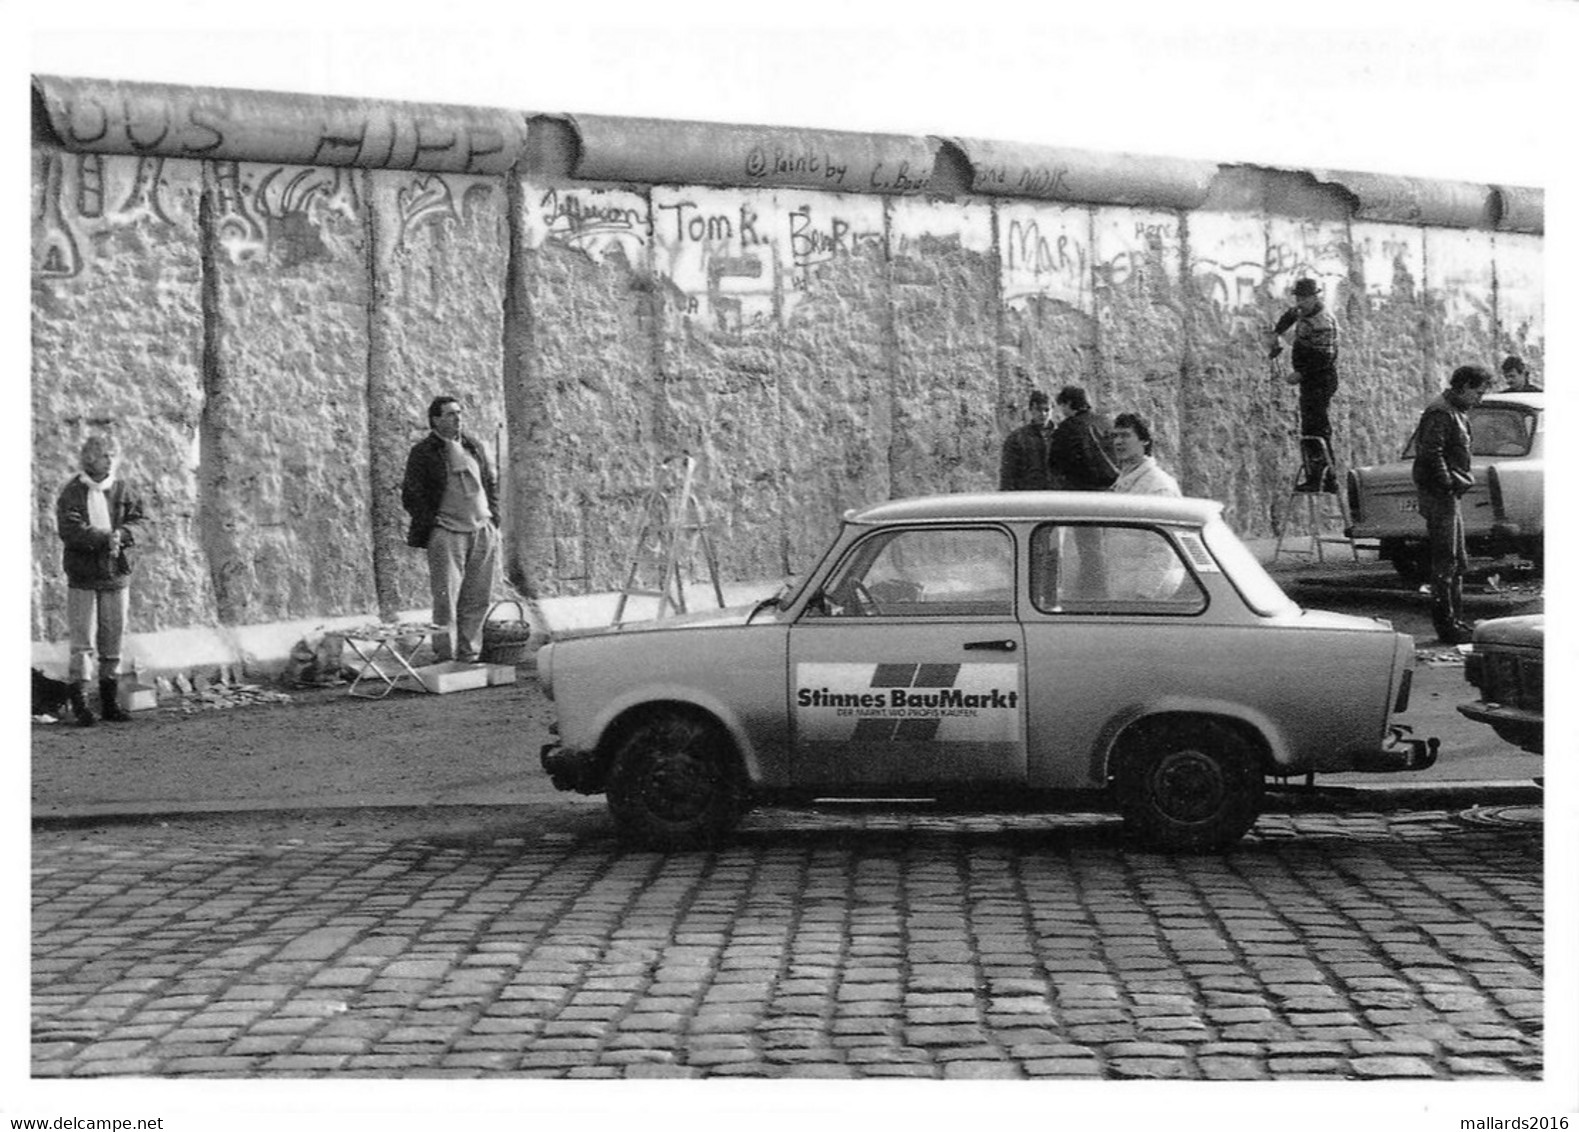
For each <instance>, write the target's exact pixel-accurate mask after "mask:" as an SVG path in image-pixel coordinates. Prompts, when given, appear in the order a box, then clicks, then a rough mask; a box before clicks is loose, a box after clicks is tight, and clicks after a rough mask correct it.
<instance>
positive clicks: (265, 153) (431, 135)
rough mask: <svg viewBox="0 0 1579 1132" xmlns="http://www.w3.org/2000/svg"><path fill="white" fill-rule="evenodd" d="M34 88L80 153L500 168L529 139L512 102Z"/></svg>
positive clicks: (114, 84)
mask: <svg viewBox="0 0 1579 1132" xmlns="http://www.w3.org/2000/svg"><path fill="white" fill-rule="evenodd" d="M33 91H34V98H35V106H36V107H37V108H38V109H40V110H41V111H42V114H41V116H42V118H43V120H44V121H45V122H47V124H48V126H49V129H50V131H51V133H52V135H53V138H54V140H56V141H58V143H59V144H60V145H61V146H62V147H63V148H65V149H67V150H68V151H71V152H76V153H125V154H134V155H149V156H155V157H187V158H200V159H203V160H207V161H255V162H266V163H278V164H283V165H319V166H345V165H352V166H359V167H362V168H374V169H421V170H427V171H431V172H446V173H502V172H504V171H505V170H507V169H510V168H512V167H513V166H514V165H515V164H516V163H517V162H518V161H519V160H520V158H521V154H522V153H523V151H524V150H525V147H526V137H527V127H526V118H525V116H524V115H523V114H522V113H521V112H519V111H513V110H497V109H488V108H482V107H470V106H447V105H438V104H433V103H414V102H395V101H389V100H384V99H357V98H336V97H330V96H326V95H313V94H291V93H284V92H279V91H256V90H231V89H224V88H215V87H185V86H173V85H168V84H164V83H137V82H118V81H111V80H108V79H91V78H67V77H62V76H58V75H35V76H34V77H33ZM39 116H40V115H37V114H36V115H35V120H37V118H38V117H39Z"/></svg>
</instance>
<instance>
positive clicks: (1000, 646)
mask: <svg viewBox="0 0 1579 1132" xmlns="http://www.w3.org/2000/svg"><path fill="white" fill-rule="evenodd" d="M965 647H966V648H968V649H993V650H995V651H997V652H1013V651H1014V650H1015V649H1017V648H1019V647H1020V642H1019V641H1015V640H1003V641H966V642H965Z"/></svg>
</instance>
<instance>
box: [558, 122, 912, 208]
mask: <svg viewBox="0 0 1579 1132" xmlns="http://www.w3.org/2000/svg"><path fill="white" fill-rule="evenodd" d="M568 120H569V121H570V122H571V123H572V124H573V125H574V127H575V129H576V133H577V139H578V142H579V146H578V148H577V153H576V160H575V169H574V173H575V176H576V177H577V178H579V179H582V180H590V181H626V182H640V183H646V184H662V185H733V186H741V187H746V186H758V187H773V188H800V189H817V190H820V191H825V192H843V193H876V194H890V193H897V194H905V193H921V192H925V191H926V190H927V189H928V186H929V182H930V180H931V177H932V165H933V158H934V155H935V153H936V150H937V144H938V143H937V142H936V140H934V139H931V138H924V137H904V136H900V135H892V134H860V133H849V132H844V131H837V130H810V129H797V128H793V127H787V126H747V125H734V124H729V123H723V122H680V121H668V120H664V119H655V118H617V117H608V116H605V115H600V114H573V115H569V116H568Z"/></svg>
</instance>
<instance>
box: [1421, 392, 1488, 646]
mask: <svg viewBox="0 0 1579 1132" xmlns="http://www.w3.org/2000/svg"><path fill="white" fill-rule="evenodd" d="M1491 382H1492V377H1491V371H1490V370H1488V369H1486V368H1485V367H1484V366H1459V367H1458V368H1457V369H1456V370H1454V371H1453V376H1452V378H1451V379H1449V381H1448V387H1447V388H1446V389H1444V390H1443V391H1442V395H1441V396H1439V397H1437V398H1436V399H1435V400H1434V401H1432V402H1431V403H1430V404H1429V405H1427V406H1426V407H1425V412H1424V413H1422V414H1421V415H1420V427H1419V429H1418V430H1417V431H1416V433H1415V460H1414V482H1415V489H1416V491H1417V493H1418V496H1419V500H1420V516H1421V518H1423V519H1424V520H1425V526H1426V539H1427V541H1428V543H1429V545H1430V548H1431V621H1432V623H1433V624H1434V625H1435V626H1436V633H1437V636H1438V637H1439V638H1441V640H1442V641H1443V642H1444V643H1446V644H1450V645H1461V644H1464V643H1465V642H1466V641H1468V640H1469V639H1470V637H1471V636H1472V632H1471V627H1470V626H1469V625H1468V624H1467V623H1466V622H1465V621H1464V619H1463V616H1462V613H1463V600H1464V571H1465V570H1466V569H1467V568H1468V566H1469V559H1468V556H1467V554H1466V553H1465V550H1464V516H1463V513H1462V511H1461V510H1460V508H1459V502H1458V501H1459V499H1460V498H1462V496H1463V495H1464V493H1465V492H1467V491H1468V490H1469V489H1470V488H1471V487H1473V486H1474V485H1475V475H1474V472H1473V471H1472V470H1471V468H1470V451H1471V449H1470V428H1469V410H1470V409H1472V408H1474V407H1475V406H1476V405H1478V404H1479V403H1480V399H1481V398H1482V397H1483V396H1485V394H1486V390H1488V389H1490V388H1491Z"/></svg>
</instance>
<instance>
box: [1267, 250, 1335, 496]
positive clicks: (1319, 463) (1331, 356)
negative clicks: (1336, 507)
mask: <svg viewBox="0 0 1579 1132" xmlns="http://www.w3.org/2000/svg"><path fill="white" fill-rule="evenodd" d="M1290 327H1292V328H1293V330H1294V352H1293V358H1292V360H1293V372H1292V374H1291V375H1290V376H1289V377H1288V378H1287V379H1286V380H1287V381H1288V382H1289V384H1291V385H1292V384H1294V383H1295V382H1298V383H1299V432H1300V478H1299V481H1298V482H1297V483H1296V484H1295V485H1294V490H1295V491H1328V492H1335V491H1337V490H1338V478H1337V476H1336V475H1334V474H1333V471H1332V468H1331V466H1330V465H1329V464H1328V463H1327V457H1328V456H1329V455H1330V454H1331V452H1332V419H1331V418H1330V417H1329V416H1328V408H1329V407H1330V406H1331V404H1332V395H1333V394H1334V393H1336V392H1337V390H1338V320H1337V319H1336V318H1334V317H1333V316H1332V312H1330V311H1329V310H1327V308H1326V306H1325V305H1323V303H1322V301H1321V292H1320V290H1319V289H1318V288H1317V286H1316V281H1315V280H1314V279H1301V280H1299V281H1298V282H1297V283H1295V284H1294V305H1293V306H1292V307H1290V308H1289V309H1288V310H1286V311H1284V312H1283V316H1282V317H1281V318H1279V319H1278V320H1277V324H1276V325H1275V326H1273V327H1272V335H1271V343H1270V348H1269V351H1268V353H1267V357H1269V358H1275V357H1277V356H1278V355H1279V354H1281V353H1282V352H1283V343H1282V341H1281V338H1282V335H1283V334H1284V333H1285V332H1286V331H1287V330H1288V329H1289V328H1290Z"/></svg>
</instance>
